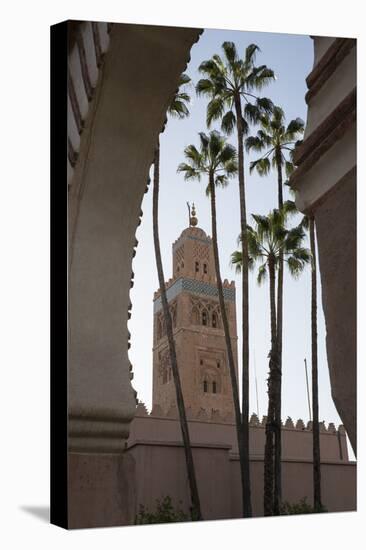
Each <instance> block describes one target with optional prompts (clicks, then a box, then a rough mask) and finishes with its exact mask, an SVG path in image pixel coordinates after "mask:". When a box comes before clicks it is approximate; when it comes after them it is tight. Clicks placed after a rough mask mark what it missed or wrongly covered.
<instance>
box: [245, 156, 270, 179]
mask: <svg viewBox="0 0 366 550" xmlns="http://www.w3.org/2000/svg"><path fill="white" fill-rule="evenodd" d="M254 169H256V170H257V172H258V174H259V175H260V176H267V175H268V174H269V171H270V169H271V162H270V160H269V158H267V157H262V158H260V159H257V160H253V161H252V162H251V163H250V165H249V172H250V173H252V172H253V170H254Z"/></svg>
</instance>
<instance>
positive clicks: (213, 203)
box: [209, 174, 246, 517]
mask: <svg viewBox="0 0 366 550" xmlns="http://www.w3.org/2000/svg"><path fill="white" fill-rule="evenodd" d="M209 188H210V199H211V222H212V244H213V252H214V260H215V271H216V284H217V290H218V293H219V303H220V310H221V317H222V324H223V328H224V335H225V343H226V350H227V357H228V363H229V371H230V378H231V387H232V392H233V402H234V413H235V424H236V433H237V438H238V449H239V462H240V473H241V483H242V492H243V495H244V482H245V474H246V472H245V469H244V468H243V453H244V439H243V432H242V429H241V414H240V402H239V387H238V379H237V376H236V372H235V363H234V356H233V351H232V347H231V338H230V330H229V323H228V319H227V314H226V308H225V301H224V291H223V288H222V280H221V273H220V259H219V250H218V245H217V222H216V194H215V183H214V178H213V175H212V174H210V176H209ZM244 503H245V501H243V515H244V517H246V516H245V509H244Z"/></svg>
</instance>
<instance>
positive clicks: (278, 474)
mask: <svg viewBox="0 0 366 550" xmlns="http://www.w3.org/2000/svg"><path fill="white" fill-rule="evenodd" d="M276 165H277V184H278V209H279V210H281V209H282V208H283V187H282V167H281V150H279V149H277V151H276ZM282 319H283V251H282V250H280V253H279V262H278V281H277V354H278V370H279V372H278V382H277V387H276V405H275V425H276V428H275V475H274V477H275V481H274V502H273V510H274V514H275V515H279V514H280V507H281V498H282V471H281V455H282V441H281V427H282V422H281V420H282V419H281V416H282V410H281V409H282V326H283V325H282Z"/></svg>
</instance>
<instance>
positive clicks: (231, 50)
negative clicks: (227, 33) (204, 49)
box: [222, 42, 238, 65]
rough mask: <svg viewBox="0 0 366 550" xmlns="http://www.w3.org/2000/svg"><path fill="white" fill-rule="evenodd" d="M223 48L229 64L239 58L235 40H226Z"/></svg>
mask: <svg viewBox="0 0 366 550" xmlns="http://www.w3.org/2000/svg"><path fill="white" fill-rule="evenodd" d="M222 49H223V50H224V53H225V57H226V59H227V60H228V62H229V64H230V65H232V64H234V63H235V62H236V61H237V59H238V52H237V51H236V46H235V44H234V42H224V43H223V44H222Z"/></svg>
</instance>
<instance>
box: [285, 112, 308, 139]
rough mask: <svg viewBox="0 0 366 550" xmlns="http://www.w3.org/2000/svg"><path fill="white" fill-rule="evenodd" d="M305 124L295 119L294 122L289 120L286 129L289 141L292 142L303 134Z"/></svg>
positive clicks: (299, 119)
mask: <svg viewBox="0 0 366 550" xmlns="http://www.w3.org/2000/svg"><path fill="white" fill-rule="evenodd" d="M304 127H305V123H304V121H303V120H302V119H301V118H299V117H297V118H295V119H294V120H291V121H290V122H289V124H288V126H287V128H286V137H287V139H288V140H289V141H292V140H294V139H295V138H296V137H297V135H298V134H302V133H303V132H304Z"/></svg>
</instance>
